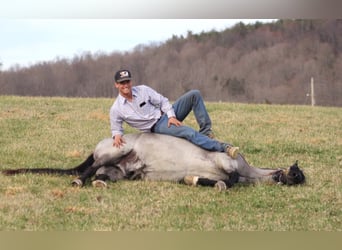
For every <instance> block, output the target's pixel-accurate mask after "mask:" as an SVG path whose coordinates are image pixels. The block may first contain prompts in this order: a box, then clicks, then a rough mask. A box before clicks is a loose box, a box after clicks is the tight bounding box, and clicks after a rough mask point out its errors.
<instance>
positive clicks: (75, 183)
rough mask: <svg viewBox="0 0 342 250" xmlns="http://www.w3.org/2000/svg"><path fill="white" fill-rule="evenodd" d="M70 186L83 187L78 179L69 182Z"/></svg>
mask: <svg viewBox="0 0 342 250" xmlns="http://www.w3.org/2000/svg"><path fill="white" fill-rule="evenodd" d="M71 185H72V186H73V187H82V186H83V182H82V181H81V180H80V179H75V180H73V181H72V182H71Z"/></svg>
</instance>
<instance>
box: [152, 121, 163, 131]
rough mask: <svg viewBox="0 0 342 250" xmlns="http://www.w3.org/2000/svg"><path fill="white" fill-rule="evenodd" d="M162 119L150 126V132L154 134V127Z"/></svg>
mask: <svg viewBox="0 0 342 250" xmlns="http://www.w3.org/2000/svg"><path fill="white" fill-rule="evenodd" d="M161 118H162V117H159V119H158V120H157V121H156V122H155V123H154V124H153V125H152V127H151V132H152V133H154V129H155V126H156V125H157V123H158V122H159V121H160V119H161Z"/></svg>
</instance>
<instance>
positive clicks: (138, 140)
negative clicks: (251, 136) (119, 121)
mask: <svg viewBox="0 0 342 250" xmlns="http://www.w3.org/2000/svg"><path fill="white" fill-rule="evenodd" d="M123 139H124V141H125V143H124V144H123V146H121V147H120V148H118V147H114V146H113V139H112V138H106V139H103V140H102V141H100V142H99V143H98V144H97V146H96V147H95V150H94V151H93V153H91V154H90V155H89V156H88V158H87V159H86V160H85V161H84V162H82V163H81V164H80V165H78V166H76V167H74V168H70V169H56V168H20V169H7V170H3V171H2V173H3V174H5V175H14V174H20V173H47V174H61V175H76V176H77V178H76V179H74V180H73V181H72V183H71V184H72V185H73V186H76V187H82V186H84V185H85V184H86V182H87V180H91V178H92V177H94V180H93V181H92V185H93V186H95V187H106V186H107V184H106V181H108V180H109V181H113V182H116V181H119V180H123V179H126V180H149V181H171V182H178V183H184V184H187V185H194V186H196V185H199V186H211V187H217V188H218V189H219V190H225V189H227V188H231V187H232V186H233V185H234V184H236V183H271V184H276V183H279V184H284V185H288V186H290V185H297V184H303V183H304V182H305V175H304V173H303V171H302V170H301V169H300V168H299V166H298V162H295V163H294V164H293V165H292V166H290V167H288V168H277V169H272V168H260V167H253V166H251V165H249V164H248V162H247V161H246V159H245V158H244V157H243V155H242V154H238V157H237V158H236V159H232V158H231V157H229V156H228V155H227V154H226V153H224V152H212V151H208V150H205V149H202V148H200V147H198V146H196V145H194V144H192V143H191V142H189V141H187V140H185V139H182V138H177V137H173V136H169V135H162V134H156V133H132V134H125V135H124V136H123Z"/></svg>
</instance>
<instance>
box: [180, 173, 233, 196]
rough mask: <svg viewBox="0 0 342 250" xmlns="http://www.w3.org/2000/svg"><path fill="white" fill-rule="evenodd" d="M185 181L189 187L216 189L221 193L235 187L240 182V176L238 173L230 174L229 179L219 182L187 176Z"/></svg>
mask: <svg viewBox="0 0 342 250" xmlns="http://www.w3.org/2000/svg"><path fill="white" fill-rule="evenodd" d="M183 181H184V183H185V184H187V185H193V186H196V185H198V186H204V187H216V188H217V189H218V190H219V191H221V190H226V189H227V188H231V187H233V185H234V184H235V183H237V182H238V181H239V174H238V173H237V172H232V173H230V174H229V178H228V179H225V180H219V181H217V180H212V179H208V178H203V177H199V176H185V177H184V180H183Z"/></svg>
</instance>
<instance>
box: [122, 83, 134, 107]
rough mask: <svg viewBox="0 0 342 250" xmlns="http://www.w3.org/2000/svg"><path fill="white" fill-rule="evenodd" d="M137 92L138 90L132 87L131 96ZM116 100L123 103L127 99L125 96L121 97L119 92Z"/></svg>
mask: <svg viewBox="0 0 342 250" xmlns="http://www.w3.org/2000/svg"><path fill="white" fill-rule="evenodd" d="M137 92H138V90H137V89H136V87H135V86H134V87H132V95H133V97H137ZM118 101H119V102H120V103H121V104H125V103H126V102H127V99H126V98H125V97H123V96H122V95H120V94H119V96H118Z"/></svg>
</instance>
